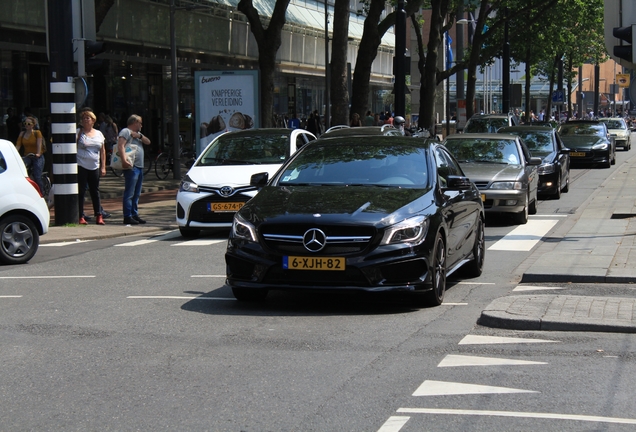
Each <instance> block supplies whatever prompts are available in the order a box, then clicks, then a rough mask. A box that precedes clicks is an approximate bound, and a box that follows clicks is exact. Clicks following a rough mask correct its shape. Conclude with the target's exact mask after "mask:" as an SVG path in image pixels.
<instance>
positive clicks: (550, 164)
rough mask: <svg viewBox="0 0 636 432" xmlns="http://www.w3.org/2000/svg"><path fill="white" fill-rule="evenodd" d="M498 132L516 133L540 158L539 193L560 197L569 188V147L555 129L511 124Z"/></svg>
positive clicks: (555, 197)
mask: <svg viewBox="0 0 636 432" xmlns="http://www.w3.org/2000/svg"><path fill="white" fill-rule="evenodd" d="M499 133H506V134H511V135H517V136H518V137H520V138H521V139H522V140H523V142H524V143H525V144H526V146H528V150H530V154H531V155H532V156H537V157H540V158H541V165H540V166H539V195H542V196H550V197H552V198H554V199H559V198H561V192H567V191H568V190H570V149H569V148H567V147H566V146H565V145H564V144H563V141H561V138H560V137H559V134H557V133H556V130H555V129H553V128H551V127H546V126H512V127H506V128H501V129H499Z"/></svg>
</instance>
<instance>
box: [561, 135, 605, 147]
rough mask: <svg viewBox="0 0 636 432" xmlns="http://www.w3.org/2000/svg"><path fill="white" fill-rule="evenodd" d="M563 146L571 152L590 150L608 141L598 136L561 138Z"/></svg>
mask: <svg viewBox="0 0 636 432" xmlns="http://www.w3.org/2000/svg"><path fill="white" fill-rule="evenodd" d="M561 139H562V140H563V144H565V146H566V147H567V148H569V149H570V150H584V149H586V150H589V149H591V148H592V147H593V146H594V145H596V144H602V143H605V142H607V140H605V139H603V138H601V137H598V136H596V135H578V136H567V135H566V136H563V137H561Z"/></svg>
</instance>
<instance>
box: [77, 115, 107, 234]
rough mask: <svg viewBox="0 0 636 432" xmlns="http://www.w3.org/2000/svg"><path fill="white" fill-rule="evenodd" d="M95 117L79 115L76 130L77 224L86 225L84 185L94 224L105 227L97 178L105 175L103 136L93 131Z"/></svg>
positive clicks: (95, 130)
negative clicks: (78, 215)
mask: <svg viewBox="0 0 636 432" xmlns="http://www.w3.org/2000/svg"><path fill="white" fill-rule="evenodd" d="M96 120H97V117H95V114H94V113H93V112H92V111H91V110H87V109H86V110H83V111H82V112H81V113H80V124H81V127H80V128H79V129H78V130H77V192H78V199H79V213H80V218H79V223H80V224H82V225H86V224H87V222H86V219H85V218H84V194H85V193H86V185H88V191H89V193H90V194H91V201H92V203H93V211H94V212H95V223H97V225H105V223H104V217H103V215H102V205H101V202H100V197H99V178H100V177H103V176H105V175H106V148H105V147H106V146H105V141H106V140H105V138H104V135H103V134H102V133H101V132H100V131H98V130H97V129H94V128H93V126H94V125H95V121H96Z"/></svg>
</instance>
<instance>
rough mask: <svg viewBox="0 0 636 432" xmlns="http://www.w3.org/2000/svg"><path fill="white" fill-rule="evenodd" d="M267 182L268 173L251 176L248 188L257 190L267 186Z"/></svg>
mask: <svg viewBox="0 0 636 432" xmlns="http://www.w3.org/2000/svg"><path fill="white" fill-rule="evenodd" d="M268 181H269V173H266V172H262V173H256V174H253V175H252V177H250V186H254V187H256V188H258V189H262V188H264V187H265V186H267V182H268Z"/></svg>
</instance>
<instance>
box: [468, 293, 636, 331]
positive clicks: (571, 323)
mask: <svg viewBox="0 0 636 432" xmlns="http://www.w3.org/2000/svg"><path fill="white" fill-rule="evenodd" d="M635 304H636V299H631V298H618V297H589V296H563V295H526V296H507V297H500V298H498V299H495V300H494V301H493V302H492V303H490V304H489V305H488V307H486V308H485V309H484V310H483V311H482V313H481V316H480V317H479V319H478V320H477V324H479V325H482V326H485V327H494V328H502V329H509V330H542V331H593V332H613V333H636V320H635V319H634V317H633V313H632V311H633V307H634V305H635ZM621 316H622V317H621ZM627 316H629V319H627Z"/></svg>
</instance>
